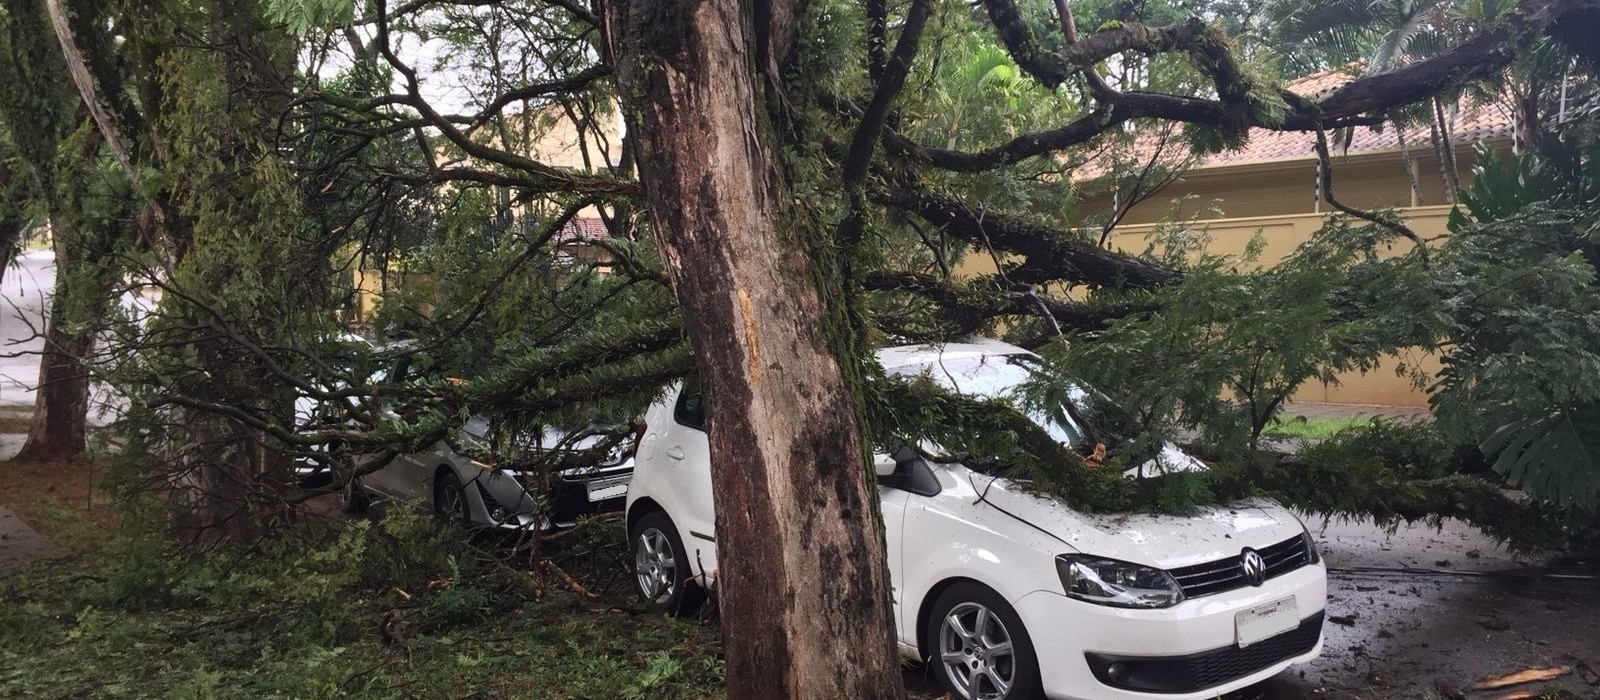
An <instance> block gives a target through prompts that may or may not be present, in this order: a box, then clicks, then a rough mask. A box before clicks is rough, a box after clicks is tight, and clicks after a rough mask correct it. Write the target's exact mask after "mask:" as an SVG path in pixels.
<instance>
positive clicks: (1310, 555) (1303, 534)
mask: <svg viewBox="0 0 1600 700" xmlns="http://www.w3.org/2000/svg"><path fill="white" fill-rule="evenodd" d="M1300 541H1302V542H1304V543H1305V544H1306V563H1307V564H1315V563H1317V562H1320V561H1322V553H1321V552H1318V551H1317V542H1316V540H1313V539H1311V531H1310V530H1306V529H1304V528H1302V529H1301V530H1300Z"/></svg>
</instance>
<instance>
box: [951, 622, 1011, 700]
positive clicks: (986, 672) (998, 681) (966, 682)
mask: <svg viewBox="0 0 1600 700" xmlns="http://www.w3.org/2000/svg"><path fill="white" fill-rule="evenodd" d="M939 665H940V666H941V667H943V669H944V673H945V675H946V677H947V678H948V679H949V680H950V685H951V686H952V687H954V688H956V689H958V690H960V691H961V694H962V695H963V696H965V697H966V698H967V699H968V700H1001V698H1005V697H1006V696H1007V694H1008V693H1010V692H1011V688H1012V686H1013V685H1014V684H1015V683H1016V680H1017V678H1016V673H1017V666H1016V652H1015V647H1014V646H1013V645H1012V641H1011V634H1010V632H1009V631H1007V630H1006V626H1005V623H1004V622H1002V621H1001V620H1000V618H999V616H997V615H995V614H994V612H993V611H991V610H989V608H987V607H985V606H983V605H980V604H978V603H973V602H966V603H961V604H959V605H956V606H955V607H953V608H951V609H950V612H949V613H948V614H947V615H945V617H944V620H943V621H942V622H941V623H940V624H939Z"/></svg>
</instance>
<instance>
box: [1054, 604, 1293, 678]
mask: <svg viewBox="0 0 1600 700" xmlns="http://www.w3.org/2000/svg"><path fill="white" fill-rule="evenodd" d="M1321 638H1322V613H1321V612H1318V613H1317V614H1315V615H1312V616H1311V617H1308V618H1306V619H1304V620H1302V621H1301V622H1300V626H1299V627H1297V628H1295V629H1292V630H1289V631H1288V632H1284V633H1283V634H1280V635H1277V636H1275V637H1268V638H1267V639H1263V640H1261V641H1259V642H1256V643H1255V644H1251V645H1250V646H1247V647H1244V648H1242V649H1241V648H1239V647H1238V646H1229V647H1224V648H1222V649H1217V650H1214V651H1207V652H1201V653H1199V654H1190V655H1188V656H1167V657H1149V656H1143V657H1140V656H1112V655H1108V654H1095V653H1088V654H1084V658H1085V660H1086V661H1088V662H1089V669H1090V671H1092V672H1093V673H1094V675H1095V677H1096V678H1098V679H1100V682H1101V683H1105V684H1106V685H1109V686H1111V687H1114V688H1121V689H1124V690H1136V691H1144V692H1150V693H1193V692H1196V691H1201V690H1205V689H1208V688H1215V687H1217V686H1219V685H1222V684H1224V683H1227V682H1229V681H1235V680H1238V679H1240V678H1244V677H1245V676H1248V675H1250V674H1252V673H1255V672H1257V671H1260V670H1262V669H1264V668H1267V667H1269V666H1272V665H1273V664H1276V663H1279V662H1282V661H1284V660H1287V659H1290V658H1293V657H1296V656H1300V655H1302V654H1305V653H1307V652H1309V651H1311V650H1312V649H1313V648H1315V647H1316V646H1317V640H1318V639H1321ZM1113 666H1115V667H1116V672H1115V673H1113V672H1112V667H1113Z"/></svg>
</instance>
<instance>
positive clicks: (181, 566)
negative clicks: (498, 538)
mask: <svg viewBox="0 0 1600 700" xmlns="http://www.w3.org/2000/svg"><path fill="white" fill-rule="evenodd" d="M461 538H462V535H461V534H460V533H459V532H458V531H455V530H453V529H444V528H439V527H437V526H435V525H434V524H433V523H432V522H430V521H428V520H426V519H425V518H423V517H421V516H416V515H411V514H408V513H395V514H392V515H391V516H389V517H386V518H385V519H384V520H382V521H370V522H369V521H360V522H358V523H354V524H348V525H347V524H337V523H335V524H330V523H326V522H322V523H307V524H305V525H303V526H302V528H301V529H300V530H299V531H296V532H293V533H291V535H290V536H288V537H285V538H283V539H281V540H279V541H276V542H273V543H267V544H263V545H258V546H256V547H253V548H251V549H250V550H248V551H243V550H237V549H226V548H224V549H216V550H213V551H211V552H208V553H204V554H192V555H179V554H177V553H174V552H173V551H171V550H168V549H166V548H164V547H161V546H159V545H156V544H153V543H152V542H151V540H149V539H147V538H135V537H126V536H115V541H114V542H112V543H111V544H110V545H109V546H107V547H106V549H105V551H104V555H103V556H102V557H100V558H97V559H93V560H91V559H79V560H77V561H76V562H75V563H70V564H68V565H65V566H63V565H59V564H56V565H52V566H51V567H50V568H48V569H45V568H37V567H36V568H34V569H33V570H31V571H28V572H25V573H22V574H18V575H13V576H10V577H4V578H0V698H13V697H15V698H39V699H41V700H48V699H53V698H60V699H62V700H65V699H67V698H195V699H209V698H235V697H248V698H308V699H315V698H330V699H331V698H355V699H361V698H395V697H411V698H466V697H473V698H535V699H537V698H550V699H555V698H621V699H627V698H650V699H651V700H689V699H698V698H707V697H715V696H719V695H720V694H721V692H722V685H721V674H722V670H721V661H720V659H719V655H718V650H719V642H718V639H717V630H716V626H715V624H713V623H708V622H697V621H680V620H674V619H671V618H668V617H666V616H663V615H660V614H655V613H650V612H646V611H642V610H639V609H636V608H635V607H633V606H632V605H631V604H630V603H629V602H628V601H626V600H623V599H614V598H600V599H594V598H588V597H582V596H579V595H576V594H575V593H573V592H570V591H568V590H566V589H565V588H564V587H562V586H561V585H560V584H559V583H557V582H552V581H546V580H544V579H542V578H540V577H538V576H536V575H535V574H533V573H531V572H528V571H522V570H517V569H516V568H514V567H512V566H509V565H508V562H507V561H506V560H505V559H504V558H503V557H502V556H496V555H493V554H491V553H486V552H483V551H481V550H477V549H475V548H473V547H471V546H466V545H464V544H463V543H462V540H461Z"/></svg>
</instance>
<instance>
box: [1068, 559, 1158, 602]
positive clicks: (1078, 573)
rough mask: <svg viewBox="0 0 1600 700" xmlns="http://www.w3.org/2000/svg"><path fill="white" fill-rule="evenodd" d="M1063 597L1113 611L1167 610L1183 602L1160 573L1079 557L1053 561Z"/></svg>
mask: <svg viewBox="0 0 1600 700" xmlns="http://www.w3.org/2000/svg"><path fill="white" fill-rule="evenodd" d="M1056 573H1058V574H1060V575H1061V585H1062V586H1064V587H1066V591H1067V595H1069V596H1072V597H1074V598H1077V599H1078V600H1083V601H1088V602H1090V603H1097V604H1099V605H1109V606H1112V607H1117V608H1169V607H1172V606H1174V605H1177V604H1178V603H1181V602H1183V589H1182V588H1179V587H1178V582H1177V580H1175V579H1173V578H1172V574H1169V573H1167V572H1165V571H1162V570H1161V569H1155V568H1151V567H1148V566H1143V565H1140V564H1130V563H1128V562H1125V561H1117V560H1115V559H1103V558H1101V557H1091V556H1085V555H1082V554H1063V555H1061V556H1058V557H1056Z"/></svg>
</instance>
